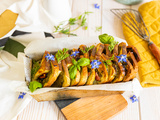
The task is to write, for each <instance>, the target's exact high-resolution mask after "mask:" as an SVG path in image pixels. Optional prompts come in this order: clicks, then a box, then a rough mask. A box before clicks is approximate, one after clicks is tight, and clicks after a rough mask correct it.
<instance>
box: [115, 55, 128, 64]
mask: <svg viewBox="0 0 160 120" xmlns="http://www.w3.org/2000/svg"><path fill="white" fill-rule="evenodd" d="M116 57H117V58H118V62H127V60H126V59H127V55H123V54H122V55H120V56H116Z"/></svg>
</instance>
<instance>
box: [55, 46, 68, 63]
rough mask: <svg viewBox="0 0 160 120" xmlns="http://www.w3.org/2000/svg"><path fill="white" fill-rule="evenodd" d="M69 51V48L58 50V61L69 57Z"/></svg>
mask: <svg viewBox="0 0 160 120" xmlns="http://www.w3.org/2000/svg"><path fill="white" fill-rule="evenodd" d="M67 52H68V49H67V48H64V49H63V50H58V52H57V53H56V59H57V62H58V63H59V62H60V61H61V60H64V59H65V58H67V57H69V54H68V53H67Z"/></svg>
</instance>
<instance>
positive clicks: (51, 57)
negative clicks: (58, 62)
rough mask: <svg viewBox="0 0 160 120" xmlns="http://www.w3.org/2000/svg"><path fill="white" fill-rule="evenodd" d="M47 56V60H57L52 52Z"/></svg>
mask: <svg viewBox="0 0 160 120" xmlns="http://www.w3.org/2000/svg"><path fill="white" fill-rule="evenodd" d="M45 58H46V59H47V61H48V60H53V61H55V58H54V55H52V54H51V55H50V54H47V55H46V56H45Z"/></svg>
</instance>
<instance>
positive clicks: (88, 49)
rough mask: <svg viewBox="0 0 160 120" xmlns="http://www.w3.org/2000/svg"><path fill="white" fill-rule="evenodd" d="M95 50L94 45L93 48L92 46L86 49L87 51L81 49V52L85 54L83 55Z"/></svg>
mask: <svg viewBox="0 0 160 120" xmlns="http://www.w3.org/2000/svg"><path fill="white" fill-rule="evenodd" d="M93 48H94V45H92V46H90V47H86V49H85V50H82V49H81V51H82V52H83V54H84V53H87V52H89V51H90V50H91V49H93Z"/></svg>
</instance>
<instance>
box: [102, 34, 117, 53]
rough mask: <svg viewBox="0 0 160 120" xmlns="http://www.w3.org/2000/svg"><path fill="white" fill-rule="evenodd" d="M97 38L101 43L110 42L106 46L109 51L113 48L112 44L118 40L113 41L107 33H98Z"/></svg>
mask: <svg viewBox="0 0 160 120" xmlns="http://www.w3.org/2000/svg"><path fill="white" fill-rule="evenodd" d="M99 40H100V41H101V43H103V44H110V46H109V47H108V49H109V51H110V52H111V51H112V50H113V49H114V46H115V45H116V44H118V42H116V41H114V37H113V36H110V35H108V34H102V35H99Z"/></svg>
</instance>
